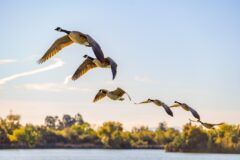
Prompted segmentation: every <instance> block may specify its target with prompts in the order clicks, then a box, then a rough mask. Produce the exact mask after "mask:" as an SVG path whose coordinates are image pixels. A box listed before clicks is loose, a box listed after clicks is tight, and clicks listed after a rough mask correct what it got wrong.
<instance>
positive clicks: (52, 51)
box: [38, 35, 73, 64]
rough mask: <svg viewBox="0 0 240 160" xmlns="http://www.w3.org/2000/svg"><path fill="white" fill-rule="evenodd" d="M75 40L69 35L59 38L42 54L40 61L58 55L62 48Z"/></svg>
mask: <svg viewBox="0 0 240 160" xmlns="http://www.w3.org/2000/svg"><path fill="white" fill-rule="evenodd" d="M72 43H73V41H72V40H71V39H70V38H69V37H68V35H66V36H63V37H61V38H59V39H57V40H56V41H55V42H54V43H53V44H52V46H51V47H50V48H49V49H48V50H47V52H46V53H45V54H44V55H43V56H42V58H41V59H40V60H38V63H40V64H41V63H43V62H45V61H46V60H48V59H49V58H51V57H53V56H54V55H56V54H57V53H58V52H59V51H60V50H61V49H63V48H64V47H66V46H69V45H70V44H72Z"/></svg>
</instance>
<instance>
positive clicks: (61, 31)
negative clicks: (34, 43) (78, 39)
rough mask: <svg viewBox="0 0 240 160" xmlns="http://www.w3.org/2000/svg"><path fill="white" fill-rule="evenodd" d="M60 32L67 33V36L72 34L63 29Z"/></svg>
mask: <svg viewBox="0 0 240 160" xmlns="http://www.w3.org/2000/svg"><path fill="white" fill-rule="evenodd" d="M60 32H64V33H66V34H69V33H71V32H70V31H67V30H65V29H61V30H60Z"/></svg>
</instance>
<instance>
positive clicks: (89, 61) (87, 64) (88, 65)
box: [72, 55, 117, 80]
mask: <svg viewBox="0 0 240 160" xmlns="http://www.w3.org/2000/svg"><path fill="white" fill-rule="evenodd" d="M83 57H84V58H86V59H85V61H84V62H83V63H82V64H81V65H80V66H79V67H78V69H77V70H76V72H75V73H74V74H73V76H72V80H77V79H78V78H79V77H80V76H82V75H84V74H85V73H87V72H88V71H89V70H91V69H93V68H96V67H100V68H111V70H112V75H113V77H112V79H114V78H115V77H116V74H117V64H116V62H114V60H112V59H111V58H110V57H107V58H104V60H103V62H101V61H99V60H98V59H97V58H92V57H90V56H88V55H84V56H83Z"/></svg>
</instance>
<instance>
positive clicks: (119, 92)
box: [93, 88, 131, 102]
mask: <svg viewBox="0 0 240 160" xmlns="http://www.w3.org/2000/svg"><path fill="white" fill-rule="evenodd" d="M124 94H126V95H127V96H128V98H129V100H130V101H131V97H130V96H129V95H128V94H127V93H126V92H125V91H124V90H123V89H121V88H117V89H115V90H114V91H108V90H106V89H100V90H99V91H98V93H97V95H96V96H95V98H94V100H93V102H97V101H99V100H100V99H103V98H104V97H106V96H107V97H108V98H110V99H111V100H120V101H123V100H124V98H123V97H122V96H123V95H124Z"/></svg>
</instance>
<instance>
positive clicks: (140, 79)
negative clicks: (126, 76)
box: [134, 76, 154, 83]
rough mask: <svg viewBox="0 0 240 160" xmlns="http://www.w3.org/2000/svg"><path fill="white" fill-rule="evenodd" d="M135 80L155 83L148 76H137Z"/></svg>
mask: <svg viewBox="0 0 240 160" xmlns="http://www.w3.org/2000/svg"><path fill="white" fill-rule="evenodd" d="M134 80H135V81H138V82H143V83H154V81H153V80H152V79H151V78H149V77H146V76H135V77H134Z"/></svg>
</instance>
